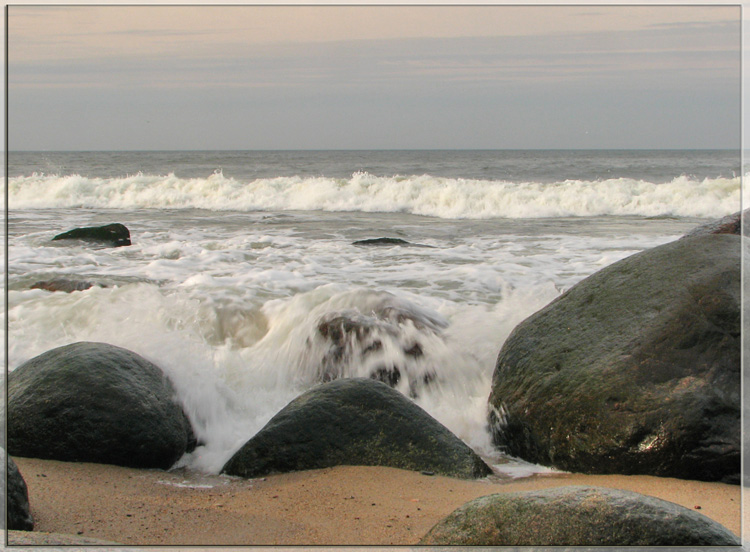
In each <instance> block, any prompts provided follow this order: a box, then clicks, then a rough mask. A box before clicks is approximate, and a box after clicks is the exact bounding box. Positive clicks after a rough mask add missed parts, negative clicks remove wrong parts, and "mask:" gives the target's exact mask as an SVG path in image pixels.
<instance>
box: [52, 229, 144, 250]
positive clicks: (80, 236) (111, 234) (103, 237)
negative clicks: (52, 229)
mask: <svg viewBox="0 0 750 552" xmlns="http://www.w3.org/2000/svg"><path fill="white" fill-rule="evenodd" d="M56 240H83V241H91V242H101V243H107V244H111V245H112V246H114V247H120V246H123V245H131V243H130V230H128V229H127V227H125V226H124V225H122V224H120V223H114V224H107V225H105V226H89V227H86V228H74V229H73V230H69V231H68V232H63V233H62V234H58V235H57V236H55V237H54V238H52V241H56Z"/></svg>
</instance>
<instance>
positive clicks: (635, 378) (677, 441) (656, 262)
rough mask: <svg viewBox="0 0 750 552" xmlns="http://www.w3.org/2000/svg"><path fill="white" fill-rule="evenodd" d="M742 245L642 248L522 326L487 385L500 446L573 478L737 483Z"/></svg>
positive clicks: (688, 241)
mask: <svg viewBox="0 0 750 552" xmlns="http://www.w3.org/2000/svg"><path fill="white" fill-rule="evenodd" d="M742 241H743V239H742V238H740V237H739V236H735V235H728V234H718V235H717V234H712V235H706V236H697V237H692V238H685V239H681V240H677V241H674V242H671V243H668V244H666V245H662V246H659V247H655V248H653V249H650V250H646V251H644V252H641V253H639V254H636V255H633V256H631V257H628V258H626V259H624V260H622V261H619V262H617V263H614V264H612V265H610V266H608V267H607V268H605V269H603V270H601V271H599V272H597V273H595V274H594V275H593V276H590V277H589V278H587V279H585V280H583V281H581V282H580V283H578V284H577V285H575V286H573V287H572V288H571V289H570V290H569V291H567V292H566V293H564V294H563V295H562V296H560V297H559V298H558V299H556V300H555V301H553V302H552V303H550V304H549V305H548V306H546V307H545V308H543V309H542V310H540V311H538V312H537V313H535V314H533V315H532V316H530V317H529V318H527V319H526V320H525V321H523V322H522V323H521V324H519V325H518V326H517V327H516V328H515V330H514V331H513V333H512V334H511V335H510V337H509V338H508V339H507V341H506V342H505V344H504V346H503V347H502V350H501V351H500V354H499V356H498V359H497V365H496V368H495V373H494V376H493V382H492V391H491V395H490V399H489V401H490V425H491V428H492V431H493V439H494V441H495V443H496V445H497V446H499V447H500V448H501V449H502V450H504V451H505V452H507V453H509V454H511V455H513V456H516V457H520V458H523V459H525V460H528V461H530V462H534V463H537V464H542V465H547V466H553V467H555V468H559V469H562V470H566V471H574V472H583V473H623V474H649V475H659V476H668V477H678V478H684V479H698V480H708V481H712V480H718V481H723V482H727V483H738V482H739V475H740V451H741V440H740V250H741V247H746V246H744V245H743V244H742Z"/></svg>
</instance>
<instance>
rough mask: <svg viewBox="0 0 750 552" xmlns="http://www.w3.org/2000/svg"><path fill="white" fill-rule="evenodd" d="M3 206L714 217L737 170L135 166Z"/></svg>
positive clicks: (727, 207) (19, 184)
mask: <svg viewBox="0 0 750 552" xmlns="http://www.w3.org/2000/svg"><path fill="white" fill-rule="evenodd" d="M8 184H9V205H8V207H9V209H11V210H13V209H45V208H75V207H88V208H113V209H133V208H139V209H189V208H195V209H208V210H216V211H229V210H231V211H358V212H386V213H387V212H401V213H410V214H415V215H423V216H431V217H439V218H446V219H486V218H496V217H497V218H549V217H587V216H603V215H625V216H627V215H635V216H684V217H705V218H711V217H720V216H724V215H726V214H729V213H732V212H735V211H737V210H739V208H740V190H741V178H740V177H734V178H706V179H703V180H699V179H694V178H691V177H688V176H679V177H676V178H674V179H672V180H671V181H669V182H666V183H661V184H657V183H652V182H647V181H643V180H635V179H630V178H617V179H608V180H565V181H559V182H552V183H540V182H510V181H502V180H472V179H462V178H443V177H434V176H429V175H421V176H409V177H401V176H391V177H382V176H375V175H372V174H369V173H366V172H357V173H354V174H352V176H351V177H350V178H345V179H337V178H327V177H306V178H303V177H298V176H293V177H277V178H263V179H257V180H253V181H249V182H243V181H240V180H236V179H234V178H230V177H225V176H224V175H223V173H221V172H215V173H213V174H212V175H210V176H209V177H207V178H180V177H178V176H176V175H175V174H173V173H170V174H168V175H166V176H158V175H148V174H141V173H139V174H136V175H132V176H126V177H122V178H91V177H84V176H80V175H75V174H73V175H66V176H60V175H45V174H38V173H34V174H32V175H30V176H20V177H14V178H11V179H9V183H8Z"/></svg>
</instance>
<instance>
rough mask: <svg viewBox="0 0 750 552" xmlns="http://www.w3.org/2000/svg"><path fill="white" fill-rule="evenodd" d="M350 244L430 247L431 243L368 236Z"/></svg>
mask: <svg viewBox="0 0 750 552" xmlns="http://www.w3.org/2000/svg"><path fill="white" fill-rule="evenodd" d="M352 245H374V246H379V245H384V246H393V245H400V246H402V247H432V246H431V245H422V244H418V243H411V242H408V241H406V240H402V239H401V238H370V239H366V240H357V241H354V242H352Z"/></svg>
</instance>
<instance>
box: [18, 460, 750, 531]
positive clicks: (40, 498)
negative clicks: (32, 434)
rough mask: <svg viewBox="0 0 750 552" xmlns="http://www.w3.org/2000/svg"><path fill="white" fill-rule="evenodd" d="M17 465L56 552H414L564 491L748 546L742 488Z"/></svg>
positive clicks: (635, 480) (559, 478)
mask: <svg viewBox="0 0 750 552" xmlns="http://www.w3.org/2000/svg"><path fill="white" fill-rule="evenodd" d="M14 460H15V461H16V463H17V465H18V467H19V469H20V471H21V473H22V475H23V477H24V479H25V480H26V483H27V485H28V488H29V501H30V503H31V510H32V515H33V517H34V522H35V531H34V532H35V533H36V532H39V535H38V539H39V540H42V541H43V542H44V543H45V544H48V545H49V544H56V542H55V539H56V538H59V539H60V543H59V544H60V545H63V544H64V545H68V546H69V545H70V544H71V542H75V541H76V539H99V540H101V541H107V542H112V543H119V544H124V545H141V546H144V545H145V546H147V545H158V546H196V545H197V546H211V545H276V546H284V545H289V546H291V545H351V546H362V545H379V546H388V545H413V544H416V543H418V542H419V540H420V538H421V537H422V536H424V534H425V533H427V531H428V530H429V529H430V528H431V527H432V526H433V525H434V524H435V523H437V522H438V521H440V520H441V519H442V518H443V517H445V516H446V515H448V514H449V513H450V512H452V511H453V510H455V509H456V508H458V507H459V506H461V505H462V504H464V503H466V502H468V501H469V500H471V499H473V498H476V497H479V496H483V495H488V494H493V493H498V492H512V491H522V490H531V489H542V488H548V487H558V486H565V485H595V486H603V487H611V488H618V489H627V490H631V491H635V492H639V493H642V494H647V495H651V496H655V497H658V498H662V499H665V500H669V501H671V502H675V503H677V504H680V505H682V506H685V507H687V508H691V509H696V510H698V511H699V513H701V514H703V515H706V516H708V517H709V518H711V519H713V520H715V521H717V522H719V523H721V524H722V525H724V526H725V527H727V528H728V529H729V530H730V531H732V532H734V533H735V534H737V535H739V534H740V531H741V529H740V527H741V521H740V500H741V499H740V493H741V489H740V487H739V486H737V485H725V484H721V483H706V482H698V481H685V480H680V479H670V478H658V477H648V476H617V475H614V476H613V475H607V476H592V475H580V474H546V475H535V476H532V477H526V478H522V479H514V480H505V479H500V478H497V477H492V478H488V479H485V480H481V481H465V480H460V479H452V478H449V477H442V476H435V475H425V474H421V473H419V472H410V471H405V470H400V469H395V468H384V467H364V466H339V467H335V468H326V469H322V470H311V471H304V472H296V473H290V474H282V475H272V476H268V477H265V478H260V479H247V480H246V479H240V478H235V477H227V476H206V475H202V474H195V473H189V472H185V471H174V472H163V471H151V470H136V469H129V468H122V467H118V466H109V465H100V464H84V463H66V462H57V461H52V460H38V459H30V458H17V457H15V458H14ZM42 533H52V534H53V535H43V534H42ZM55 534H63V535H66V536H65V537H56V536H55ZM25 537H26V539H25V540H24V539H23V538H24V536H22V535H21V536H19V533H15V532H13V533H10V534H9V544H10V545H14V544H29V537H31V536H30V535H26V536H25ZM35 537H37V536H35ZM14 539H15V540H14ZM31 540H33V538H32V539H31ZM63 540H64V542H63Z"/></svg>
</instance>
